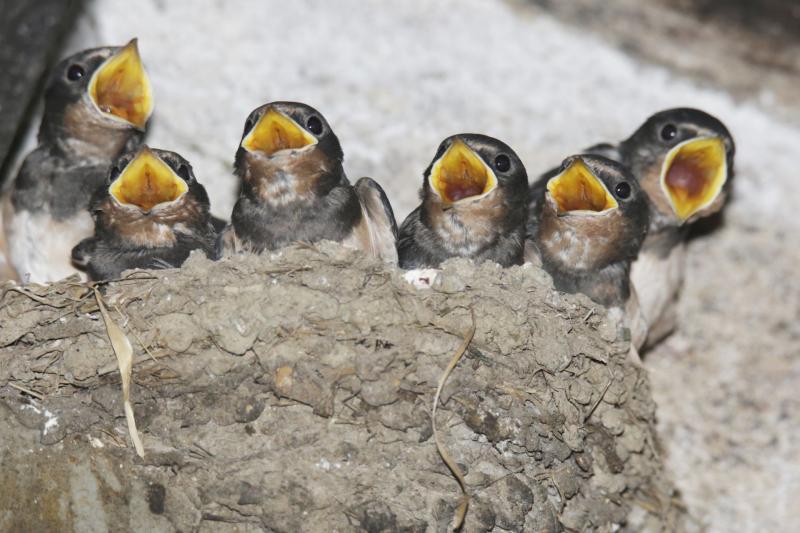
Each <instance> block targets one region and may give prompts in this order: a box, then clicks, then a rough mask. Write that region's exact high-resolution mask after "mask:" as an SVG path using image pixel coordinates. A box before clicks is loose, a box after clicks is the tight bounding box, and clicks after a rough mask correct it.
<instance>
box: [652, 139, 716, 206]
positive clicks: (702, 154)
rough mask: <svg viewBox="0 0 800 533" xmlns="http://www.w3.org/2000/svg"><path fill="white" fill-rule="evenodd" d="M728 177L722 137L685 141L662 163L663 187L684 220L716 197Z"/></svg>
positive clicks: (670, 152) (671, 203)
mask: <svg viewBox="0 0 800 533" xmlns="http://www.w3.org/2000/svg"><path fill="white" fill-rule="evenodd" d="M727 179H728V162H727V158H726V156H725V144H724V143H723V141H722V139H720V138H719V137H704V138H699V139H691V140H688V141H685V142H682V143H681V144H679V145H677V146H675V147H674V148H673V149H672V150H670V151H669V153H668V154H667V157H666V158H665V159H664V164H663V165H662V167H661V189H662V190H663V191H664V194H665V195H666V196H667V198H668V199H669V202H670V205H672V210H673V211H674V212H675V214H676V215H677V216H678V218H680V219H681V220H682V221H684V220H687V219H688V218H689V217H691V216H692V215H694V214H695V213H697V212H698V211H700V210H701V209H703V208H704V207H707V206H709V205H710V204H711V203H712V202H713V201H714V200H716V198H717V196H719V194H720V192H721V191H722V187H723V185H725V181H726V180H727Z"/></svg>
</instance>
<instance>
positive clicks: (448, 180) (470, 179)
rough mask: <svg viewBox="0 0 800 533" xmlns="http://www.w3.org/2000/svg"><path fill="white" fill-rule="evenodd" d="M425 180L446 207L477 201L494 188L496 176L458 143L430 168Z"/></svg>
mask: <svg viewBox="0 0 800 533" xmlns="http://www.w3.org/2000/svg"><path fill="white" fill-rule="evenodd" d="M428 179H429V182H430V184H431V187H433V190H435V191H436V193H437V194H438V195H439V197H440V198H441V199H442V200H444V202H445V203H447V204H454V203H456V202H458V201H459V200H464V199H472V198H480V197H483V196H485V195H487V194H489V193H490V192H492V191H493V190H494V189H495V188H497V176H495V175H494V172H492V169H491V168H489V166H488V165H487V164H486V163H484V161H483V159H481V158H480V156H478V154H476V153H475V152H474V151H473V150H472V149H471V148H470V147H469V146H467V145H466V144H464V142H463V141H461V140H460V139H457V140H456V141H455V142H454V143H453V144H451V145H450V147H449V148H448V149H447V151H446V152H445V153H444V154H443V155H442V156H441V157H440V158H439V159H438V160H437V161H436V162H435V163H434V164H433V167H432V168H431V173H430V177H429V178H428Z"/></svg>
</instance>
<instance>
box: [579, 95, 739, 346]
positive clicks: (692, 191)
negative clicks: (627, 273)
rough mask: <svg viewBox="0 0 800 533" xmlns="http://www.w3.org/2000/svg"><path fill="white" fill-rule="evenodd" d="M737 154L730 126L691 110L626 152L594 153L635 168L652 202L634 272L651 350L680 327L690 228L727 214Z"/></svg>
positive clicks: (633, 139) (672, 114)
mask: <svg viewBox="0 0 800 533" xmlns="http://www.w3.org/2000/svg"><path fill="white" fill-rule="evenodd" d="M734 151H735V146H734V142H733V138H732V137H731V135H730V133H729V132H728V129H727V128H726V127H725V125H724V124H722V122H720V121H719V120H717V119H716V118H714V117H712V116H711V115H709V114H708V113H705V112H703V111H700V110H697V109H688V108H678V109H669V110H666V111H661V112H660V113H656V114H655V115H653V116H652V117H650V118H649V119H647V121H646V122H645V123H644V124H643V125H642V126H641V127H640V128H639V129H638V130H636V132H634V134H633V135H631V136H630V137H629V138H628V139H626V140H624V141H622V142H621V143H619V144H618V145H611V144H601V145H596V146H594V147H592V148H589V149H588V150H587V152H591V153H600V154H603V155H607V156H609V157H612V158H613V159H616V160H617V161H619V162H621V163H623V164H624V165H625V166H627V167H628V168H630V169H631V171H632V173H633V175H634V176H635V177H636V179H637V180H638V181H639V183H640V184H641V187H642V189H643V190H644V192H645V193H646V194H647V198H648V200H649V204H650V228H649V232H648V235H647V238H646V239H645V242H644V244H643V245H642V250H641V253H640V254H639V257H638V259H637V260H636V261H634V263H633V266H632V270H631V279H632V282H633V285H634V286H635V287H636V291H637V292H638V295H639V299H640V301H641V306H642V313H643V315H644V317H645V319H646V320H647V323H648V327H649V333H648V338H647V344H649V345H652V344H654V343H655V342H657V341H659V340H660V339H662V338H663V337H665V336H666V335H668V334H669V333H670V332H671V331H672V330H673V329H674V327H675V321H676V309H675V304H676V302H677V298H678V294H679V292H680V288H681V285H682V284H683V273H684V268H685V266H684V262H685V261H684V255H685V238H686V229H687V226H688V225H689V224H690V223H692V222H693V221H695V220H697V219H699V218H702V217H707V216H709V215H712V214H714V213H716V212H718V211H719V210H720V209H721V208H722V206H723V204H724V203H725V200H726V198H727V196H728V195H729V192H730V187H731V181H732V177H733V156H734Z"/></svg>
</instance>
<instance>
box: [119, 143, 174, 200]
mask: <svg viewBox="0 0 800 533" xmlns="http://www.w3.org/2000/svg"><path fill="white" fill-rule="evenodd" d="M187 190H189V187H188V185H186V182H185V181H183V180H182V179H181V178H180V176H178V175H177V174H175V172H174V171H173V170H172V168H170V166H169V165H167V164H166V163H165V162H164V161H162V160H161V158H160V157H158V156H157V155H156V154H155V153H154V152H153V151H152V150H150V149H149V148H147V147H146V146H145V147H144V148H142V150H141V151H140V152H139V153H138V154H137V155H136V157H135V158H133V160H131V162H130V163H128V166H126V167H125V168H124V169H123V170H122V172H121V173H120V175H119V177H117V179H115V180H114V182H113V183H112V184H111V186H110V187H109V188H108V192H109V193H110V194H111V196H112V197H113V198H114V199H115V200H116V201H117V202H119V203H120V204H123V205H133V206H136V207H138V208H140V209H141V210H142V211H150V210H151V209H152V208H153V207H155V206H157V205H159V204H164V203H168V202H173V201H175V200H177V199H178V198H180V197H181V196H183V195H184V194H186V191H187Z"/></svg>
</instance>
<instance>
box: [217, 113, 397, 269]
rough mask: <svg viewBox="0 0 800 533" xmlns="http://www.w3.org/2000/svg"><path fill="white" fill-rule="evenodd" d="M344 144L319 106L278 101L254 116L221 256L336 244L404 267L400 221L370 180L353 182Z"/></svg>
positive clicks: (239, 165)
mask: <svg viewBox="0 0 800 533" xmlns="http://www.w3.org/2000/svg"><path fill="white" fill-rule="evenodd" d="M343 159H344V154H343V153H342V148H341V145H340V144H339V139H337V138H336V135H335V134H334V133H333V130H332V129H331V127H330V125H329V124H328V122H327V121H326V120H325V117H323V116H322V114H321V113H320V112H319V111H317V110H316V109H314V108H312V107H311V106H308V105H306V104H301V103H296V102H273V103H270V104H266V105H263V106H261V107H259V108H257V109H256V110H255V111H253V112H252V113H250V116H249V117H248V118H247V122H246V123H245V127H244V133H243V135H242V140H241V142H240V144H239V150H238V151H237V153H236V162H235V164H234V167H235V173H236V175H237V176H238V177H239V179H240V180H241V189H240V192H239V199H238V201H237V202H236V205H235V206H234V208H233V214H232V215H231V223H230V224H229V225H228V227H227V228H226V229H225V230H224V231H223V233H222V234H221V235H220V239H219V241H218V246H217V255H218V256H220V255H223V254H227V253H230V252H238V251H249V252H253V253H261V252H262V251H264V250H274V249H276V248H280V247H282V246H286V245H287V244H290V243H293V242H298V241H305V242H317V241H321V240H331V241H336V242H340V243H342V244H344V245H347V246H351V247H354V248H359V249H361V250H364V251H366V252H367V253H370V254H372V255H374V256H376V257H379V258H381V259H382V260H384V261H386V262H389V263H395V264H396V263H397V248H396V241H397V223H396V222H395V219H394V213H393V212H392V207H391V205H390V204H389V200H388V198H387V197H386V194H385V193H384V192H383V189H382V188H381V187H380V185H378V184H377V183H376V182H375V181H373V180H372V179H370V178H361V179H360V180H358V181H357V182H356V184H355V186H353V185H351V184H350V181H349V180H348V179H347V176H346V175H345V173H344V169H343V168H342V161H343Z"/></svg>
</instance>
